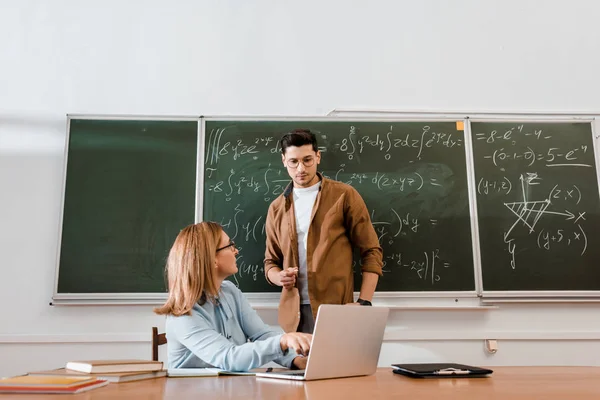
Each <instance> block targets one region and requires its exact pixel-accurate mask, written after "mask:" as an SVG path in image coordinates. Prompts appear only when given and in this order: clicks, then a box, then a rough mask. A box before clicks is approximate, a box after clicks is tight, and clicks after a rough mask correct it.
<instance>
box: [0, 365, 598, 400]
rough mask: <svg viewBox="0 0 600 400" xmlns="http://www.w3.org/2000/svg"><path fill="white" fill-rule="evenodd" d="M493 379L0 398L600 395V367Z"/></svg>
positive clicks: (503, 371)
mask: <svg viewBox="0 0 600 400" xmlns="http://www.w3.org/2000/svg"><path fill="white" fill-rule="evenodd" d="M492 369H493V370H494V373H493V374H492V376H491V377H490V378H471V379H465V378H462V379H449V378H444V379H412V378H407V377H404V376H400V375H395V374H393V373H392V371H391V369H390V368H381V369H379V370H378V371H377V373H376V374H375V375H372V376H366V377H359V378H344V379H328V380H322V381H312V382H294V381H282V380H277V379H265V378H262V379H260V378H259V379H257V378H255V377H253V376H221V377H207V378H159V379H150V380H145V381H137V382H129V383H111V384H109V385H108V386H105V387H102V388H100V389H95V390H92V391H89V392H84V393H80V394H78V395H0V400H3V399H8V398H12V399H17V400H32V399H35V400H58V399H60V400H67V399H71V400H99V399H110V400H118V399H123V400H125V399H150V400H158V399H194V400H197V399H289V400H295V399H308V400H315V399H317V400H320V399H325V400H336V399H361V400H376V399H411V400H413V399H444V400H446V399H460V400H469V399H477V400H480V399H481V400H495V399H499V400H500V399H501V400H537V399H540V400H541V399H543V400H570V399H574V400H575V399H577V400H588V399H594V400H598V399H600V367H494V368H492Z"/></svg>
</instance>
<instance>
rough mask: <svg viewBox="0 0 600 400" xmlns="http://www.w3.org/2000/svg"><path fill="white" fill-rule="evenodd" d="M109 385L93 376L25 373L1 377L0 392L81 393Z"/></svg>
mask: <svg viewBox="0 0 600 400" xmlns="http://www.w3.org/2000/svg"><path fill="white" fill-rule="evenodd" d="M105 385H108V381H105V380H102V379H98V378H94V377H91V376H77V377H72V376H32V375H23V376H15V377H12V378H4V379H0V393H81V392H85V391H87V390H91V389H96V388H99V387H102V386H105Z"/></svg>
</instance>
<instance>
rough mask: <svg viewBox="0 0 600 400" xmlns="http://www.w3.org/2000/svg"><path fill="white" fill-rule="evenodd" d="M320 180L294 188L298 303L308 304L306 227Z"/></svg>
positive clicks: (307, 226) (308, 223)
mask: <svg viewBox="0 0 600 400" xmlns="http://www.w3.org/2000/svg"><path fill="white" fill-rule="evenodd" d="M320 187H321V182H320V181H319V183H317V184H315V185H313V186H311V187H308V188H294V190H293V192H294V213H295V216H296V235H297V236H298V261H299V262H300V269H299V271H298V291H299V292H300V303H301V304H310V298H309V297H308V274H307V272H306V270H307V265H306V243H307V241H308V228H309V225H310V216H311V215H312V210H313V206H314V205H315V200H316V199H317V194H318V193H319V188H320Z"/></svg>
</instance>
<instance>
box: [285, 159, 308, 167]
mask: <svg viewBox="0 0 600 400" xmlns="http://www.w3.org/2000/svg"><path fill="white" fill-rule="evenodd" d="M302 164H303V165H304V166H305V167H312V166H313V165H314V164H315V157H306V158H304V159H303V160H302ZM285 165H287V166H288V167H290V168H298V165H300V160H296V159H295V158H292V159H290V160H287V161H286V162H285Z"/></svg>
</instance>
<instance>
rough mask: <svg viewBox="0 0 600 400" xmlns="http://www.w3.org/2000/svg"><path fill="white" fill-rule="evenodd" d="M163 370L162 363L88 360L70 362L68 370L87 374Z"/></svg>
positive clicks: (67, 366)
mask: <svg viewBox="0 0 600 400" xmlns="http://www.w3.org/2000/svg"><path fill="white" fill-rule="evenodd" d="M162 368H163V363H162V362H161V361H150V360H88V361H69V362H68V363H67V365H66V369H69V370H72V371H79V372H85V373H94V374H98V373H116V372H140V371H160V370H162Z"/></svg>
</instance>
